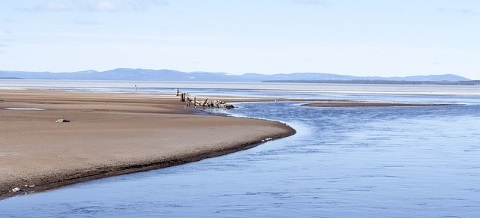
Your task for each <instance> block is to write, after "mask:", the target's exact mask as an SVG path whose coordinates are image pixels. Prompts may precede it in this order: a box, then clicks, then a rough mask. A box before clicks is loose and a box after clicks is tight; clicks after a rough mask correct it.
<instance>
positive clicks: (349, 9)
mask: <svg viewBox="0 0 480 218" xmlns="http://www.w3.org/2000/svg"><path fill="white" fill-rule="evenodd" d="M120 67H128V68H148V69H175V70H181V71H211V72H226V73H232V74H243V73H264V74H273V73H292V72H323V73H337V74H350V75H359V76H362V75H363V76H408V75H429V74H447V73H453V74H458V75H462V76H465V77H468V78H471V79H480V1H479V0H143V1H141V0H22V1H17V0H3V1H1V2H0V70H22V71H23V70H26V71H54V72H69V71H81V70H99V71H101V70H110V69H114V68H120Z"/></svg>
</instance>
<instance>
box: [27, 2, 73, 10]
mask: <svg viewBox="0 0 480 218" xmlns="http://www.w3.org/2000/svg"><path fill="white" fill-rule="evenodd" d="M32 10H33V11H38V12H51V11H67V10H70V7H69V6H68V5H67V4H66V3H65V2H61V1H48V2H45V3H42V4H39V5H36V6H35V7H34V8H33V9H32Z"/></svg>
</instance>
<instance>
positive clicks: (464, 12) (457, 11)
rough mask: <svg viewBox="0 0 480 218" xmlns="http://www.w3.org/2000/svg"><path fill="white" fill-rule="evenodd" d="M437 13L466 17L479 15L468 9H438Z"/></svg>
mask: <svg viewBox="0 0 480 218" xmlns="http://www.w3.org/2000/svg"><path fill="white" fill-rule="evenodd" d="M437 11H439V12H441V13H453V14H461V15H467V16H478V15H480V14H479V13H478V12H476V11H474V10H470V9H448V8H438V9H437Z"/></svg>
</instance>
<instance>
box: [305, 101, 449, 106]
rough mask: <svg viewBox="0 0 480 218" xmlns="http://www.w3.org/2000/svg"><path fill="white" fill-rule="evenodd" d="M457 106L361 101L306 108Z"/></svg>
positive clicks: (318, 104) (324, 104)
mask: <svg viewBox="0 0 480 218" xmlns="http://www.w3.org/2000/svg"><path fill="white" fill-rule="evenodd" d="M453 105H458V104H417V103H396V102H361V101H338V102H335V101H330V102H321V103H308V104H303V105H302V106H308V107H421V106H453Z"/></svg>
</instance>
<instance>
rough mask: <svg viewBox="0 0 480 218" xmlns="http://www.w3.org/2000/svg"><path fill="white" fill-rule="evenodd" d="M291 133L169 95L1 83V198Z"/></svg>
mask: <svg viewBox="0 0 480 218" xmlns="http://www.w3.org/2000/svg"><path fill="white" fill-rule="evenodd" d="M58 119H66V120H69V121H70V122H63V123H57V122H56V121H57V120H58ZM294 133H295V131H294V130H293V129H292V128H291V127H289V126H287V125H285V124H283V123H280V122H273V121H265V120H255V119H246V118H234V117H221V116H211V115H206V114H201V113H195V110H192V109H190V108H185V107H184V104H183V103H181V102H180V101H179V99H178V97H176V96H175V95H154V94H137V93H131V94H128V93H126V94H115V93H111V94H110V93H73V92H58V91H39V90H26V91H19V90H17V91H12V90H0V166H1V168H0V196H1V197H0V199H1V198H5V197H8V196H12V195H15V194H22V193H28V192H32V191H40V190H46V189H51V188H56V187H60V186H65V185H68V184H73V183H77V182H81V181H86V180H92V179H97V178H103V177H107V176H113V175H119V174H125V173H132V172H139V171H145V170H150V169H157V168H162V167H168V166H173V165H178V164H182V163H187V162H192V161H198V160H201V159H204V158H208V157H214V156H218V155H223V154H226V153H231V152H234V151H238V150H242V149H246V148H249V147H252V146H255V145H257V144H258V143H261V142H262V141H263V140H265V139H266V138H273V139H275V138H280V137H286V136H289V135H292V134H294ZM15 187H18V188H20V189H21V191H18V192H13V191H12V189H13V188H15Z"/></svg>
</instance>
